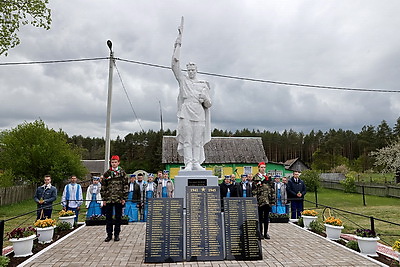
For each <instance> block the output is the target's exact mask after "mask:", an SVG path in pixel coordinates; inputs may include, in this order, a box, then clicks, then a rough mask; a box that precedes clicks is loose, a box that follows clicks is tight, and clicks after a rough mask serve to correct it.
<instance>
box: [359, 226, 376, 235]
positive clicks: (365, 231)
mask: <svg viewBox="0 0 400 267" xmlns="http://www.w3.org/2000/svg"><path fill="white" fill-rule="evenodd" d="M355 234H356V236H359V237H376V233H375V231H372V230H371V229H365V228H359V229H357V230H356V232H355Z"/></svg>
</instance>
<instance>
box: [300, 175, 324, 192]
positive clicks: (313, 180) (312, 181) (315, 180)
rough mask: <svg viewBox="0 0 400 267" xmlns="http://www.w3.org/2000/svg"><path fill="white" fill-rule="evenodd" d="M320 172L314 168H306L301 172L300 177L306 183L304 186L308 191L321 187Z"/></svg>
mask: <svg viewBox="0 0 400 267" xmlns="http://www.w3.org/2000/svg"><path fill="white" fill-rule="evenodd" d="M320 176H321V173H320V172H318V171H314V170H306V171H303V172H302V173H301V176H300V178H301V179H302V180H303V181H304V183H305V184H306V188H307V191H308V192H315V190H317V189H318V188H320V187H321V178H320Z"/></svg>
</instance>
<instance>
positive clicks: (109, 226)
mask: <svg viewBox="0 0 400 267" xmlns="http://www.w3.org/2000/svg"><path fill="white" fill-rule="evenodd" d="M114 209H115V226H114V236H119V233H120V232H121V217H122V204H121V203H107V204H106V232H107V236H112V234H113V211H114Z"/></svg>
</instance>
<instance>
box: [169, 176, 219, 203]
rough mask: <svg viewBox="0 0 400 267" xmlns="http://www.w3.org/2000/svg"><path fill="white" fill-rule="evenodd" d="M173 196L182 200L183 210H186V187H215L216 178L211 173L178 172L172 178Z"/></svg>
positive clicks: (216, 183)
mask: <svg viewBox="0 0 400 267" xmlns="http://www.w3.org/2000/svg"><path fill="white" fill-rule="evenodd" d="M174 185H175V190H174V196H175V197H176V198H183V208H186V186H217V185H218V177H217V176H214V175H212V171H210V170H205V171H185V170H180V171H179V172H178V175H177V176H175V178H174Z"/></svg>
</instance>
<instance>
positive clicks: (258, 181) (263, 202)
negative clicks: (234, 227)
mask: <svg viewBox="0 0 400 267" xmlns="http://www.w3.org/2000/svg"><path fill="white" fill-rule="evenodd" d="M265 168H266V164H265V162H260V163H259V164H258V173H257V174H256V176H255V177H254V181H253V188H252V193H253V197H255V198H256V199H257V203H258V220H259V223H260V238H261V239H264V238H265V239H270V236H269V234H268V223H269V213H270V211H271V206H272V205H275V192H274V191H275V190H274V186H273V182H272V179H271V177H269V176H268V175H267V174H266V173H265ZM263 226H264V227H263ZM263 229H264V235H263Z"/></svg>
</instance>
